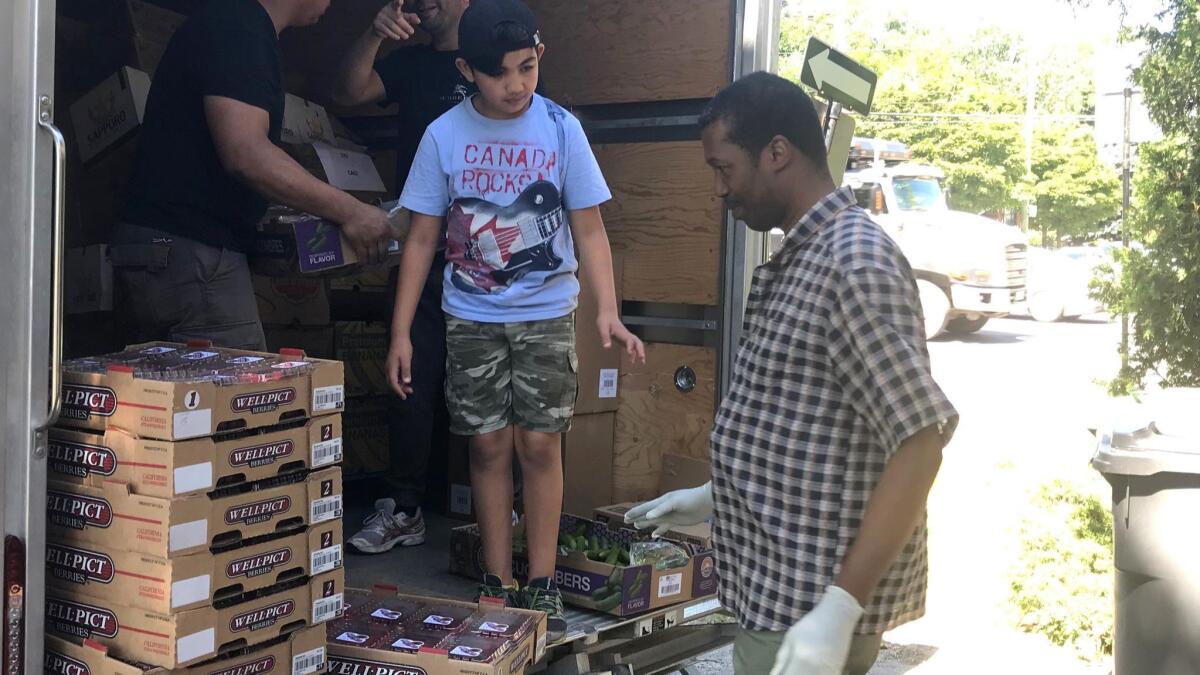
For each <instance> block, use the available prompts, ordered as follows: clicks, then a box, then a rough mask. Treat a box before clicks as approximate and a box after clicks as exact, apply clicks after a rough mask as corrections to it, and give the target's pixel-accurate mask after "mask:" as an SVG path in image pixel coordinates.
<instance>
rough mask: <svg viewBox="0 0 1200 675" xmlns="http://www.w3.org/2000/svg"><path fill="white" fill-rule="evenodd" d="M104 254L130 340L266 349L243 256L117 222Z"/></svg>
mask: <svg viewBox="0 0 1200 675" xmlns="http://www.w3.org/2000/svg"><path fill="white" fill-rule="evenodd" d="M109 257H110V258H111V260H112V264H113V272H114V277H115V280H116V292H117V297H116V300H117V303H116V310H117V315H118V317H120V319H121V321H122V323H123V324H124V328H125V329H126V330H127V331H128V341H129V342H149V341H154V340H166V341H170V342H187V341H189V340H209V341H211V342H212V343H213V344H214V345H215V346H218V347H231V348H235V349H252V350H258V351H263V350H265V349H266V347H267V345H266V338H264V336H263V329H262V323H261V322H260V321H259V318H258V304H257V301H256V300H255V298H254V286H253V284H252V283H251V281H250V267H249V264H248V262H247V260H246V256H245V254H243V253H238V252H237V251H231V250H229V249H222V248H214V247H212V246H208V245H206V244H202V243H200V242H197V241H193V240H191V239H187V238H185V237H180V236H177V235H173V234H169V233H166V232H163V231H161V230H156V229H153V228H148V227H140V226H137V225H129V224H121V225H118V226H117V229H116V232H114V234H113V241H112V245H111V247H110V248H109Z"/></svg>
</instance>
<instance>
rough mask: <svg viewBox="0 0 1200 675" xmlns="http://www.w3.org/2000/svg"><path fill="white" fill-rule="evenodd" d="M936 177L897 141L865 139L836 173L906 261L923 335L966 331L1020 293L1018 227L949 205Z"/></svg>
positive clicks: (1022, 255)
mask: <svg viewBox="0 0 1200 675" xmlns="http://www.w3.org/2000/svg"><path fill="white" fill-rule="evenodd" d="M944 179H945V174H944V173H943V172H942V170H941V169H939V168H937V167H935V166H932V165H929V164H922V163H916V162H913V161H912V151H911V150H910V149H909V148H908V147H907V146H905V145H904V144H902V143H897V142H895V141H886V140H879V139H872V138H855V139H854V143H853V145H852V147H851V149H850V156H849V160H848V162H847V168H846V173H845V175H844V177H843V179H842V184H843V185H845V186H849V187H850V188H852V189H853V190H854V195H855V197H856V198H857V200H858V204H859V206H861V207H862V208H864V209H866V210H867V211H869V212H870V213H871V215H872V217H873V218H874V219H875V221H876V222H878V223H879V224H880V225H881V226H882V227H883V228H884V230H885V231H886V232H887V233H888V234H889V235H890V236H891V237H892V238H893V239H894V240H895V241H896V242H897V243H898V244H899V245H900V248H901V250H902V251H903V252H904V255H905V256H906V257H907V258H908V261H909V263H910V264H911V265H912V267H913V271H914V272H915V274H916V277H917V286H918V290H919V292H920V296H921V307H922V309H923V311H924V315H925V335H926V337H927V338H929V339H932V338H935V337H937V336H939V335H941V334H943V333H952V334H959V335H962V334H967V333H974V332H976V331H978V330H979V329H981V328H983V326H984V324H986V323H987V321H988V319H991V318H994V317H1001V316H1004V315H1006V314H1008V313H1010V312H1012V311H1014V310H1015V309H1016V308H1018V307H1020V306H1021V305H1023V304H1024V302H1025V300H1026V297H1025V295H1026V275H1027V270H1028V250H1027V244H1026V241H1025V238H1024V236H1023V235H1022V233H1021V231H1020V230H1018V229H1017V228H1015V227H1012V226H1010V225H1006V224H1004V223H1001V222H999V221H996V220H992V219H991V218H985V217H983V216H979V215H976V214H973V213H966V212H964V211H955V210H953V209H951V208H950V205H949V202H948V200H947V195H946V190H945V188H944V187H943V181H944Z"/></svg>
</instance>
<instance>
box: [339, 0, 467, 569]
mask: <svg viewBox="0 0 1200 675" xmlns="http://www.w3.org/2000/svg"><path fill="white" fill-rule="evenodd" d="M467 4H468V0H415V1H414V2H413V3H412V6H411V7H407V6H402V4H401V2H399V1H398V0H396V1H393V2H390V3H388V4H387V5H386V6H385V7H384V8H383V9H382V10H380V11H379V13H378V14H377V15H376V16H375V20H374V22H373V23H372V25H371V27H370V29H368V30H367V31H366V32H365V33H364V34H363V36H362V37H361V38H359V39H358V41H357V42H355V43H354V46H353V47H352V48H351V49H350V52H349V53H348V54H347V56H346V60H345V62H344V64H343V68H342V77H341V85H340V86H339V90H338V91H337V92H335V98H336V99H337V101H338V102H339V103H342V104H343V105H361V104H363V103H377V102H390V103H397V104H399V114H398V115H397V124H398V138H399V141H398V144H397V161H396V176H397V179H398V181H399V182H400V183H401V184H403V182H404V180H405V179H406V178H407V177H408V171H409V168H410V167H411V166H412V161H413V156H414V155H416V152H417V145H419V144H420V142H421V136H422V135H424V133H425V127H427V126H429V123H430V122H432V121H434V120H435V119H437V118H438V117H440V116H441V115H442V114H443V113H445V112H446V111H448V110H450V108H453V107H454V106H455V105H456V104H458V103H459V102H461V101H462V100H463V99H465V98H466V97H467V96H469V95H470V94H473V93H474V92H475V85H473V84H471V83H470V82H468V81H467V80H466V79H465V78H464V77H463V76H462V73H460V72H459V71H458V68H457V67H456V66H455V65H454V62H455V59H457V58H458V23H459V19H461V18H462V14H463V12H464V11H465V10H466V8H467ZM406 9H411V10H413V11H412V12H408V11H405V10H406ZM417 27H420V28H421V29H422V30H424V31H425V32H426V33H428V34H429V36H430V38H431V41H430V44H428V45H420V46H414V47H405V48H402V49H397V50H395V51H394V52H392V53H391V54H388V55H387V56H386V57H384V58H383V59H381V60H379V61H378V62H376V60H375V59H376V57H377V56H378V54H379V48H380V47H381V46H382V44H383V42H384V41H385V40H399V41H405V40H408V39H409V38H411V37H412V36H413V35H414V34H415V33H416V29H417ZM445 254H446V252H445V247H444V246H442V247H439V249H438V251H437V254H436V255H435V256H434V261H433V264H432V265H430V269H429V277H428V278H427V279H426V280H425V288H424V290H423V291H422V293H421V300H420V303H419V304H418V305H417V313H416V315H415V316H414V317H413V325H412V332H411V335H412V344H413V359H412V369H413V373H412V379H413V389H414V391H413V393H412V394H410V395H409V396H408V398H407V399H406V400H403V401H402V400H400V398H399V397H396V396H393V397H392V406H393V410H392V414H391V415H389V444H390V446H391V471H390V473H389V477H388V483H389V490H390V491H391V494H392V497H387V498H384V499H380V500H378V501H377V502H376V503H375V508H376V512H375V513H374V514H373V515H372V516H371V517H370V518H368V519H367V522H366V523H365V525H366V526H365V527H364V528H363V529H362V531H360V532H358V533H357V534H355V535H353V536H352V537H350V538H349V539H348V540H347V543H349V544H350V545H351V546H353V547H355V548H356V549H357V550H359V551H361V552H364V553H382V552H384V551H388V550H390V549H391V548H392V547H394V546H397V545H400V546H415V545H417V544H421V543H423V542H424V541H425V520H424V518H423V517H422V516H421V509H420V506H421V503H422V502H423V501H424V500H425V489H426V483H427V472H428V466H429V457H430V454H431V450H432V448H433V447H435V446H436V447H439V448H444V447H445V443H446V438H447V433H448V432H447V424H448V423H447V421H446V412H445V408H446V403H445V395H444V393H443V387H442V382H443V380H444V378H445V367H446V324H445V321H446V319H445V314H443V312H442V272H443V270H444V268H445V264H446V262H445V260H446V258H445ZM391 285H392V288H393V289H394V288H395V285H396V279H395V274H394V273H393V277H392V284H391ZM397 507H398V510H397Z"/></svg>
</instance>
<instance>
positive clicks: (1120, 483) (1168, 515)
mask: <svg viewBox="0 0 1200 675" xmlns="http://www.w3.org/2000/svg"><path fill="white" fill-rule="evenodd" d="M1139 412H1140V420H1139V421H1138V422H1137V423H1134V424H1128V423H1127V424H1126V425H1124V428H1122V429H1115V430H1112V431H1105V432H1102V433H1101V434H1100V439H1099V446H1098V448H1097V451H1096V456H1095V457H1094V458H1093V459H1092V467H1093V468H1095V469H1096V470H1097V471H1099V472H1100V473H1101V474H1103V476H1104V478H1105V480H1107V481H1108V483H1109V484H1110V485H1111V486H1112V502H1113V528H1114V533H1113V534H1114V537H1113V546H1114V548H1115V563H1116V582H1115V593H1114V595H1115V599H1116V624H1115V626H1114V644H1113V652H1114V653H1113V656H1114V661H1115V663H1114V665H1115V675H1160V674H1161V675H1176V674H1178V673H1200V390H1197V389H1175V390H1167V391H1164V392H1161V393H1160V394H1156V395H1154V396H1153V397H1151V398H1150V399H1148V400H1147V401H1146V403H1145V404H1143V405H1142V406H1140V410H1139Z"/></svg>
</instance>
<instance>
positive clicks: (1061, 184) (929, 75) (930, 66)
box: [780, 11, 1120, 238]
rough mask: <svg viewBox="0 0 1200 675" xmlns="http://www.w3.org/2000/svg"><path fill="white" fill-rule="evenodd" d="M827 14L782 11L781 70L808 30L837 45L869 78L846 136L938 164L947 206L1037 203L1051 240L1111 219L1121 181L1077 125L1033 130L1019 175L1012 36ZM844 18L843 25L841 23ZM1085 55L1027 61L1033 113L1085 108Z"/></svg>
mask: <svg viewBox="0 0 1200 675" xmlns="http://www.w3.org/2000/svg"><path fill="white" fill-rule="evenodd" d="M865 19H866V17H861V16H859V17H855V18H854V20H851V21H849V22H835V19H834V16H833V15H832V14H830V13H821V12H817V11H810V12H809V13H808V14H806V15H805V14H796V13H793V14H792V15H790V16H788V17H786V18H785V19H784V23H783V31H782V36H781V52H780V53H781V62H780V73H781V74H782V75H783V76H785V77H789V78H791V79H793V80H796V81H799V79H800V69H801V68H802V66H803V57H804V48H805V46H806V44H807V40H808V37H809V36H810V35H816V36H818V37H826V38H828V39H827V41H835V40H834V38H832V37H830V36H837V40H836V42H837V46H838V47H839V49H842V50H843V51H845V52H846V53H847V54H848V55H849V56H851V57H852V58H854V59H855V60H857V61H859V62H860V63H863V64H864V65H866V66H867V67H869V68H871V69H873V70H874V71H875V72H876V73H878V74H879V76H880V77H879V85H878V87H877V90H876V94H875V105H874V108H875V110H876V111H877V112H875V113H873V114H872V115H871V116H869V117H867V118H865V119H861V120H859V126H858V130H857V134H858V135H860V136H875V137H880V138H887V139H892V140H898V141H901V142H903V143H905V144H907V145H908V146H909V147H910V148H912V150H913V153H914V156H915V157H916V158H917V159H918V160H920V161H924V162H929V163H931V164H934V165H936V166H938V167H939V168H941V169H942V170H943V171H945V172H946V184H947V186H948V187H949V190H950V197H951V203H952V205H953V207H954V208H956V209H960V210H963V211H971V212H975V213H984V212H996V211H1000V210H1002V209H1006V208H1012V207H1015V206H1018V205H1019V204H1021V203H1024V202H1025V200H1026V199H1036V200H1037V202H1038V224H1039V225H1044V227H1045V228H1046V229H1047V230H1048V231H1050V232H1053V233H1054V234H1055V235H1056V238H1062V237H1080V236H1083V238H1088V237H1087V235H1089V234H1091V233H1094V232H1096V231H1098V230H1099V229H1101V228H1102V227H1103V226H1104V225H1105V224H1106V222H1107V221H1110V220H1112V218H1114V217H1115V216H1116V213H1117V207H1118V205H1119V194H1120V185H1119V181H1118V180H1117V176H1116V173H1115V171H1114V170H1113V169H1111V168H1110V167H1107V166H1104V165H1102V164H1101V163H1100V161H1099V159H1098V157H1097V152H1096V149H1095V144H1094V142H1093V141H1092V140H1091V139H1092V137H1091V135H1090V129H1089V128H1088V127H1086V126H1081V124H1080V123H1073V124H1072V123H1063V122H1055V123H1044V124H1040V125H1039V126H1038V128H1037V130H1036V131H1037V133H1036V135H1035V140H1036V144H1035V149H1034V150H1035V151H1034V166H1033V173H1032V175H1030V176H1026V175H1025V141H1024V136H1023V124H1024V121H1023V118H1022V116H1023V114H1024V112H1025V86H1026V81H1027V78H1028V71H1027V67H1028V65H1029V62H1030V59H1031V56H1030V55H1029V54H1028V53H1027V52H1026V49H1025V47H1024V45H1023V44H1022V41H1021V39H1020V37H1019V36H1016V35H1013V34H1010V33H1006V32H1004V31H1002V30H998V29H984V30H981V31H978V32H976V33H975V34H973V35H965V36H957V35H946V34H943V33H941V32H935V31H930V30H929V29H927V28H924V27H921V26H917V25H913V24H912V23H911V21H910V20H909V19H907V18H904V17H903V16H901V15H896V16H894V17H888V18H886V19H883V20H880V19H878V18H871V20H865ZM847 23H848V25H847ZM1090 58H1091V54H1090V52H1089V51H1088V50H1087V49H1086V48H1083V47H1079V48H1057V51H1055V52H1052V53H1049V54H1043V55H1041V57H1040V58H1037V59H1036V61H1037V68H1038V78H1037V79H1038V87H1037V91H1038V94H1037V101H1036V108H1037V112H1038V113H1040V114H1046V115H1063V116H1077V115H1086V114H1090V113H1091V112H1092V111H1093V106H1092V102H1091V101H1092V89H1093V87H1092V82H1091V78H1090V75H1089V72H1088V70H1087V69H1083V68H1078V67H1077V64H1078V63H1083V62H1088V61H1089V60H1090Z"/></svg>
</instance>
